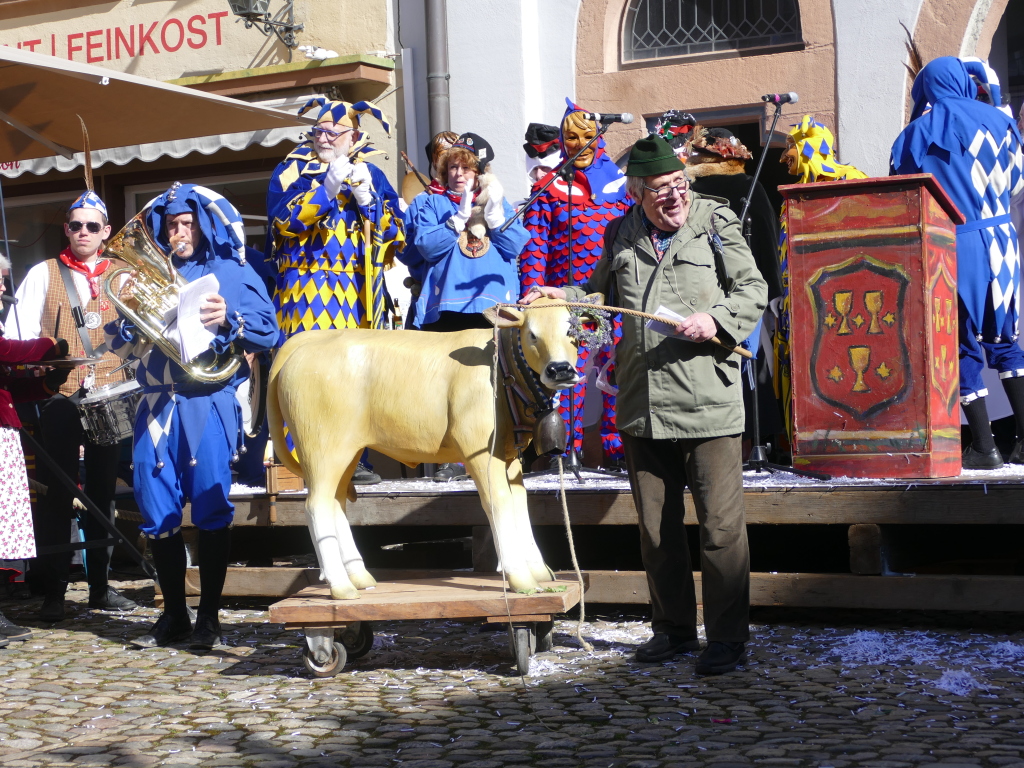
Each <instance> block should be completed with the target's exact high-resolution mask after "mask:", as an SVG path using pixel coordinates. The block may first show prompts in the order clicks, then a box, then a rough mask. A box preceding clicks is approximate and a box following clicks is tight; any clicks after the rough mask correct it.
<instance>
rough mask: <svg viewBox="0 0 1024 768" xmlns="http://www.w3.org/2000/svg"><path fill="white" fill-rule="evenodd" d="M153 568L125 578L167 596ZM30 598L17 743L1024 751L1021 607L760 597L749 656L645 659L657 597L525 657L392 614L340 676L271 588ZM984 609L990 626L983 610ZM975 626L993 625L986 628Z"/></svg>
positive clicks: (894, 760)
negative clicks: (193, 597)
mask: <svg viewBox="0 0 1024 768" xmlns="http://www.w3.org/2000/svg"><path fill="white" fill-rule="evenodd" d="M146 584H147V583H146V582H126V583H123V584H121V586H122V587H123V588H125V589H126V591H127V592H128V594H129V595H131V596H133V597H136V598H138V599H142V600H146V601H149V603H150V604H152V603H151V600H152V586H151V585H150V586H148V587H147V586H146ZM70 597H71V599H72V600H74V601H75V603H76V604H77V605H76V608H75V610H74V611H72V612H71V613H70V614H69V619H67V620H65V621H64V622H62V623H60V624H58V625H56V626H52V627H45V626H40V625H38V624H34V623H33V622H32V620H31V617H32V613H33V610H34V609H35V608H36V607H37V605H38V603H37V602H35V601H23V602H22V601H5V602H0V610H3V611H4V612H5V613H6V614H7V615H8V616H9V617H10V618H12V619H13V620H16V621H17V620H20V621H21V622H22V623H28V624H33V625H34V626H37V627H38V630H37V631H36V633H35V636H34V637H33V638H32V639H31V640H29V641H27V642H25V643H12V644H11V645H10V646H9V647H8V648H6V649H4V650H0V681H2V686H3V687H2V695H0V765H3V766H4V767H5V768H20V767H21V766H43V765H46V766H79V765H118V766H150V765H161V766H185V765H201V766H260V768H272V767H273V766H336V765H337V766H352V767H353V768H355V767H362V766H401V768H448V767H449V766H458V767H460V768H500V767H501V766H506V765H521V766H544V768H548V767H550V768H561V767H562V766H565V767H566V768H568V767H570V766H594V767H595V768H597V767H600V768H605V767H606V766H624V767H626V768H655V767H656V766H674V765H680V766H682V765H699V766H715V768H729V766H736V765H751V764H755V765H771V766H819V767H820V766H833V767H834V768H841V767H842V766H878V767H879V768H902V767H903V766H919V765H923V764H932V763H938V764H939V765H941V766H943V768H952V766H957V765H963V766H967V765H971V766H1001V767H1002V766H1022V768H1024V733H1022V732H1021V731H1022V714H1021V707H1022V692H1024V689H1022V685H1021V679H1022V673H1024V637H1022V633H1021V632H1020V631H1018V630H1017V629H1016V626H1015V625H1016V623H1017V622H1016V621H1015V619H1016V617H1010V618H1005V619H999V618H998V617H997V618H993V617H969V616H968V617H963V616H961V617H959V618H955V617H954V618H952V619H951V618H950V617H943V618H939V619H936V618H935V617H928V616H921V615H916V614H915V615H908V614H865V613H839V612H831V613H825V612H821V611H818V612H803V613H799V612H780V611H772V612H765V611H761V612H758V613H757V614H755V621H756V623H755V625H754V627H753V629H754V640H753V641H752V642H751V644H750V653H751V658H750V661H749V663H748V665H747V666H746V668H744V669H741V670H739V671H737V672H736V673H734V674H731V675H725V676H722V677H718V678H699V677H696V676H695V674H694V672H693V661H694V657H693V656H682V657H679V658H678V660H677V661H676V662H674V663H668V664H646V665H645V664H637V663H636V662H634V661H633V659H632V647H633V646H634V645H635V644H636V643H637V642H640V641H642V640H644V639H645V638H646V637H647V636H648V629H647V628H646V626H645V625H644V623H643V622H642V621H641V620H640V618H639V617H637V616H633V617H624V616H623V615H609V616H601V614H598V615H597V618H595V619H593V620H591V621H588V623H587V624H586V628H585V634H586V636H587V637H588V638H589V639H590V640H591V641H592V642H593V643H594V646H595V652H594V653H593V654H592V655H591V654H587V653H584V652H583V651H582V650H580V649H579V646H578V645H577V644H576V641H575V639H574V637H573V633H574V626H575V625H574V622H571V621H560V622H559V623H558V624H557V627H556V634H555V646H556V647H555V649H554V652H552V653H547V654H542V655H539V656H537V657H535V658H534V659H533V663H532V672H533V674H532V675H531V676H530V677H529V678H527V679H526V682H525V684H524V682H523V680H522V679H520V678H519V677H517V676H512V665H511V663H510V660H509V656H508V651H507V645H506V635H505V633H504V632H503V631H499V632H493V631H482V630H481V627H480V626H479V625H472V624H456V623H453V622H394V623H383V624H380V625H378V626H377V627H376V629H377V639H376V641H375V648H374V649H373V650H372V651H371V652H370V654H369V655H368V656H366V657H364V658H363V659H360V660H358V661H355V662H350V663H349V665H348V667H347V668H346V670H345V671H344V672H343V673H342V674H341V675H340V676H338V677H335V678H330V679H314V678H311V677H310V676H309V675H308V673H307V672H306V671H305V669H304V667H303V665H302V662H301V658H300V649H301V647H302V645H303V641H302V638H301V637H300V636H299V635H298V634H297V633H295V632H286V631H284V630H283V629H282V628H281V627H280V626H277V625H273V624H269V623H268V622H267V614H266V612H265V611H263V610H260V609H258V608H244V607H241V606H238V605H235V606H233V607H232V609H231V610H226V611H224V612H222V619H223V622H224V624H225V629H226V630H227V639H228V641H229V643H230V647H225V648H223V649H218V650H216V651H214V652H211V653H208V654H203V655H199V654H195V653H192V652H189V651H186V650H182V649H173V648H171V649H153V650H146V651H141V650H135V649H132V648H131V647H129V646H127V645H126V642H125V641H126V638H129V637H132V636H134V635H136V634H139V633H141V631H142V629H143V628H144V627H145V626H147V625H148V623H149V622H151V621H152V620H153V618H154V617H155V616H156V615H157V614H156V611H154V610H153V609H149V608H144V609H139V610H137V611H135V612H133V613H131V614H123V615H122V614H104V613H100V612H88V611H87V610H86V609H85V597H86V593H85V591H84V590H83V589H81V588H77V589H75V590H73V591H72V592H71V593H70ZM972 627H974V628H972ZM977 627H981V628H980V629H978V628H977Z"/></svg>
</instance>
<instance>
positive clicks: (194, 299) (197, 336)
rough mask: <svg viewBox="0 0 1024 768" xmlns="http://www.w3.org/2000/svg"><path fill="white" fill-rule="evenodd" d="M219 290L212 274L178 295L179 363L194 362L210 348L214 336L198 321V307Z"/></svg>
mask: <svg viewBox="0 0 1024 768" xmlns="http://www.w3.org/2000/svg"><path fill="white" fill-rule="evenodd" d="M219 290H220V281H218V280H217V276H216V275H213V274H208V275H203V276H202V277H200V278H198V279H197V280H193V281H192V282H191V283H189V284H188V285H186V286H185V287H184V288H182V289H181V291H180V292H179V293H178V317H177V320H175V323H174V325H175V326H177V333H178V343H179V347H180V349H181V362H182V363H183V364H184V363H187V362H189V361H190V360H194V359H195V358H196V357H198V356H199V355H201V354H203V352H205V351H206V350H208V349H209V348H210V344H211V343H212V342H213V339H214V337H215V336H216V334H215V333H214V332H213V331H211V330H210V329H209V328H207V327H206V326H205V325H203V323H202V321H200V319H199V307H200V306H201V305H202V303H203V301H204V300H205V299H206V297H207V296H212V295H214V294H216V293H217V292H218V291H219Z"/></svg>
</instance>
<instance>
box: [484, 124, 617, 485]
mask: <svg viewBox="0 0 1024 768" xmlns="http://www.w3.org/2000/svg"><path fill="white" fill-rule="evenodd" d="M609 125H610V123H598V124H597V126H598V127H597V132H596V133H595V134H594V138H592V139H591V140H590V141H588V142H587V143H586V144H584V145H583V146H582V147H580V149H579V150H578V151H577V152H576V154H575V155H573V156H572V157H568V158H566V159H565V160H563V161H562V162H561V163H560V164H559V165H558V167H557V168H555V169H554V170H553V171H552V172H551V173H550V175H549V176H548V180H547V181H545V182H544V183H543V184H542V185H541V186H540V187H538V188H537V190H536V191H535V192H534V193H533V194H532V195H530V198H529V199H528V200H526V201H525V202H524V203H523V204H522V205H521V206H519V208H518V210H516V212H515V213H513V214H512V216H511V217H510V218H509V219H508V221H506V222H505V223H504V224H502V225H501V226H500V227H499V228H498V231H499V232H504V231H505V230H506V229H508V228H509V227H510V226H512V222H513V221H515V220H516V219H518V218H519V217H520V216H522V215H523V214H524V213H526V211H527V210H529V208H530V206H531V205H533V203H534V201H535V200H536V199H537V198H538V197H540V196H541V195H543V194H544V192H546V191H547V189H548V187H550V186H551V185H552V184H554V183H555V180H556V179H558V178H559V177H561V178H562V179H563V180H564V181H565V183H566V187H567V189H568V206H569V219H568V222H567V225H568V229H567V234H568V239H569V240H568V244H567V248H568V256H567V259H566V271H567V279H568V282H567V285H570V286H572V285H575V284H576V280H575V276H574V275H573V271H572V240H573V232H572V224H573V215H572V183H573V180H574V179H575V178H576V158H578V157H579V156H580V155H582V154H583V153H584V152H586V151H587V150H588V149H590V147H592V146H593V145H594V144H595V143H596V142H597V140H598V139H600V138H601V137H602V136H604V134H605V132H606V131H607V130H608V127H609ZM598 352H600V348H598V349H594V350H591V354H594V355H596V354H597V353H598ZM584 383H585V382H584ZM575 388H576V385H575V384H574V385H573V386H572V387H571V388H569V389H567V390H564V391H565V392H567V393H568V397H569V424H568V429H569V444H568V446H567V448H566V450H567V452H568V462H567V463H566V465H565V466H566V467H567V468H568V469H569V471H570V472H572V473H573V475H575V476H576V482H577V483H580V484H582V483H585V482H586V481H585V480H584V479H583V477H582V475H581V474H580V471H581V470H582V469H583V468H584V467H583V461H582V460H581V459H580V454H579V451H577V450H576V398H574V397H573V393H572V390H573V389H575ZM587 471H588V472H596V473H598V474H601V475H608V476H610V477H622V473H621V472H611V471H609V470H607V469H600V468H596V469H591V468H587ZM553 472H554V470H552V469H547V470H542V471H540V472H530V473H527V474H529V475H530V476H531V477H538V476H540V475H547V474H552V473H553Z"/></svg>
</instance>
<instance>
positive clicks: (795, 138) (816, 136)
mask: <svg viewBox="0 0 1024 768" xmlns="http://www.w3.org/2000/svg"><path fill="white" fill-rule="evenodd" d="M835 147H836V140H835V137H834V136H833V135H832V131H830V130H829V129H828V128H826V127H825V126H824V125H822V124H821V123H819V122H818V121H817V120H815V119H814V118H813V117H812V116H811V115H804V118H803V120H801V121H800V122H799V123H797V124H796V125H794V126H792V130H791V131H790V132H789V136H787V137H786V151H785V152H783V153H782V159H781V160H780V161H779V162H781V163H782V164H783V165H785V166H786V167H787V168H788V169H789V173H790V175H792V176H799V177H800V183H801V184H811V183H813V182H819V181H847V180H849V179H866V178H867V177H868V176H867V174H866V173H864V172H863V171H859V170H857V169H856V168H854V167H853V166H852V165H842V164H841V163H839V162H838V161H837V160H836V158H835ZM786 230H787V218H786V203H785V202H784V203H783V204H782V225H781V227H780V228H779V265H780V269H781V271H782V296H781V299H782V300H781V306H780V307H779V311H778V321H777V324H776V329H775V336H774V346H775V395H776V396H777V397H778V398H779V403H780V404H781V405H782V413H783V418H784V419H785V424H786V429H787V430H788V431H789V432H792V429H793V401H792V392H793V384H792V373H791V371H790V367H789V360H790V356H789V333H790V331H789V328H790V295H789V235H788V233H787V231H786ZM772 305H773V306H774V305H775V303H774V302H772Z"/></svg>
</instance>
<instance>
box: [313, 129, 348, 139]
mask: <svg viewBox="0 0 1024 768" xmlns="http://www.w3.org/2000/svg"><path fill="white" fill-rule="evenodd" d="M351 131H352V129H351V128H346V129H345V130H344V131H329V130H327V129H326V128H320V127H316V128H314V129H313V130H312V131H311V133H312V134H313V138H315V139H319V138H320V137H321V136H326V137H327V140H328V141H334V140H335V139H337V138H338V137H339V136H343V135H344V134H346V133H351Z"/></svg>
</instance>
